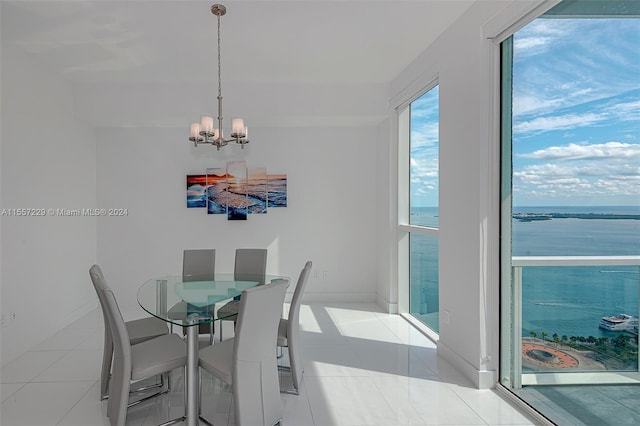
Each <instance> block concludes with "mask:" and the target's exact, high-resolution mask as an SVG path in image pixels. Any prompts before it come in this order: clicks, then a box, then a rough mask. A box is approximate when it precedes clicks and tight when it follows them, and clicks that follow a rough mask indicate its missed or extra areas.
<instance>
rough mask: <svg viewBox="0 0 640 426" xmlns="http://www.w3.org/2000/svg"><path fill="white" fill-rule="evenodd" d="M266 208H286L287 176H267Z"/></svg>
mask: <svg viewBox="0 0 640 426" xmlns="http://www.w3.org/2000/svg"><path fill="white" fill-rule="evenodd" d="M267 180H268V187H269V194H268V198H267V201H268V207H287V175H286V174H279V175H269V176H268V179H267Z"/></svg>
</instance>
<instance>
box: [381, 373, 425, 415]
mask: <svg viewBox="0 0 640 426" xmlns="http://www.w3.org/2000/svg"><path fill="white" fill-rule="evenodd" d="M372 382H373V385H374V386H375V387H376V389H377V390H378V392H379V393H380V395H381V396H382V399H384V401H385V402H386V403H387V405H388V406H389V408H390V409H391V412H392V413H393V414H394V415H395V417H396V418H398V416H399V414H400V413H399V412H397V411H396V410H395V409H394V407H395V404H393V403H392V401H389V400H388V399H387V397H386V395H385V392H384V389H381V388H380V385H379V383H378V382H379V381H378V380H375V379H374V380H372ZM407 401H408V400H407ZM409 405H410V406H411V408H412V409H414V408H413V405H411V404H409ZM414 411H415V412H416V414H417V415H418V416H419V417H420V418H421V419H422V421H423V422H424V423H411V422H409V423H404V424H407V425H411V426H414V425H423V424H424V425H428V424H429V421H428V419H425V418H424V416H423V415H422V414H420V413H419V412H418V411H417V410H415V409H414Z"/></svg>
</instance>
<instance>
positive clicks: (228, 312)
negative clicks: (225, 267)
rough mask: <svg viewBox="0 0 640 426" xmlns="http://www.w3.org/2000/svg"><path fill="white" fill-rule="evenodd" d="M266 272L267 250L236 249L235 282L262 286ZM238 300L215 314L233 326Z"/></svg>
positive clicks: (236, 316) (229, 303)
mask: <svg viewBox="0 0 640 426" xmlns="http://www.w3.org/2000/svg"><path fill="white" fill-rule="evenodd" d="M266 272H267V250H266V249H255V248H244V249H236V255H235V262H234V267H233V277H234V279H235V280H236V281H256V280H257V281H258V282H259V285H261V284H264V280H265V274H266ZM239 303H240V298H239V297H236V298H234V300H232V301H230V302H228V303H226V304H225V305H224V306H222V307H221V308H220V309H218V313H217V314H216V315H217V317H218V318H221V319H223V321H233V322H234V326H235V323H236V321H237V319H238V307H239ZM220 340H222V321H220Z"/></svg>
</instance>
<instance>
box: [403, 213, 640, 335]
mask: <svg viewBox="0 0 640 426" xmlns="http://www.w3.org/2000/svg"><path fill="white" fill-rule="evenodd" d="M513 213H514V214H516V213H534V214H545V213H574V214H585V213H591V214H618V215H622V214H631V215H638V217H640V206H632V207H628V206H624V207H621V206H607V207H593V206H588V207H584V206H582V207H566V206H553V207H537V206H536V207H514V208H513ZM411 223H412V224H416V225H425V226H436V227H437V224H438V210H437V208H425V207H422V208H414V209H412V211H411ZM410 251H411V265H412V267H411V308H410V309H411V312H412V313H416V314H420V313H424V314H427V313H430V314H432V313H437V311H438V302H437V298H438V296H437V294H438V281H437V263H436V262H437V238H435V237H427V238H412V239H411V250H410ZM434 253H435V255H434ZM512 255H513V256H627V255H636V256H637V255H640V220H634V219H579V218H552V219H550V220H534V221H530V222H522V221H518V220H515V219H514V220H513V221H512ZM434 256H435V259H434ZM639 270H640V267H638V266H623V267H621V266H615V267H613V266H606V267H605V266H593V267H528V268H524V269H523V289H522V335H523V336H525V337H527V336H530V334H531V332H534V333H536V334H537V335H538V336H539V337H540V335H541V334H542V333H543V332H544V333H546V334H547V335H548V338H549V339H552V336H553V335H554V334H557V335H558V337H559V338H562V336H567V337H571V336H576V337H578V336H584V337H588V336H594V337H613V336H615V335H616V334H617V333H616V332H609V331H605V330H602V329H600V328H599V327H598V324H599V322H600V319H601V318H602V317H603V316H607V315H617V314H620V313H627V314H630V315H634V316H638V293H639V291H640V290H639V286H640V276H639ZM430 326H432V325H431V324H430ZM433 326H434V328H436V331H437V322H434V324H433Z"/></svg>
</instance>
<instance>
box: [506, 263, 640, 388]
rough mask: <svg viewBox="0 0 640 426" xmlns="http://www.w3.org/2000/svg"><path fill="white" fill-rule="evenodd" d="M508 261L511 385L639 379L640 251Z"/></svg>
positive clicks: (636, 380)
mask: <svg viewBox="0 0 640 426" xmlns="http://www.w3.org/2000/svg"><path fill="white" fill-rule="evenodd" d="M511 263H512V265H511V266H512V274H513V275H512V294H511V298H510V299H511V315H512V320H513V322H512V323H513V327H512V328H511V330H510V333H511V334H512V335H511V336H510V341H511V350H510V356H511V362H510V363H511V374H510V376H511V380H512V381H513V382H512V383H511V386H513V387H514V388H519V387H522V386H525V385H542V384H549V385H551V384H596V383H597V384H616V383H618V384H620V383H639V382H640V364H639V358H638V317H640V311H639V303H638V300H639V298H640V256H557V257H556V256H535V257H529V256H528V257H513V258H512V262H511Z"/></svg>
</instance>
